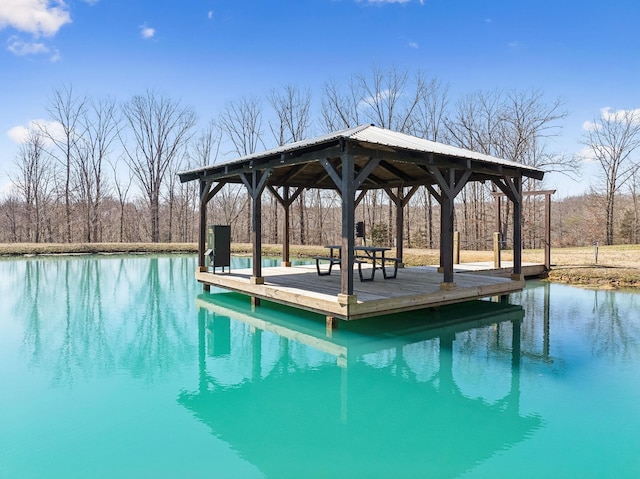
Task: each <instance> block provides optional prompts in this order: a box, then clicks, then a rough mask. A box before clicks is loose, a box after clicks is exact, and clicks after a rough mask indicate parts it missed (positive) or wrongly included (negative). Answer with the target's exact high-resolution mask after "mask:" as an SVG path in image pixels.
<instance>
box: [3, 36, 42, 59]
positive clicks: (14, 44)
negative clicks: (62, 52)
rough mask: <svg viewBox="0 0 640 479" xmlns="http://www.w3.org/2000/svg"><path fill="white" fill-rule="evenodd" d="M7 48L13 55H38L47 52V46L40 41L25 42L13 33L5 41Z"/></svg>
mask: <svg viewBox="0 0 640 479" xmlns="http://www.w3.org/2000/svg"><path fill="white" fill-rule="evenodd" d="M7 50H9V51H10V52H11V53H13V54H14V55H18V56H24V55H38V54H45V53H49V47H47V46H46V45H45V44H44V43H42V42H25V41H24V40H22V39H20V38H18V37H17V36H15V35H13V36H11V37H10V38H9V40H8V41H7Z"/></svg>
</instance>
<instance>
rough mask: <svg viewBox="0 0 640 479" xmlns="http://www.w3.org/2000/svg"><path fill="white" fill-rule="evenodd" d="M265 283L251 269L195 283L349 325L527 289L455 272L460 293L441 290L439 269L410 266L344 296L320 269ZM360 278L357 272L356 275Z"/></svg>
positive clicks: (298, 269)
mask: <svg viewBox="0 0 640 479" xmlns="http://www.w3.org/2000/svg"><path fill="white" fill-rule="evenodd" d="M263 275H264V276H263V277H264V282H263V283H262V284H256V283H255V282H253V281H252V280H251V277H252V269H238V270H232V271H231V272H229V273H223V274H213V273H212V272H208V271H206V270H204V271H203V270H199V271H197V272H196V274H195V276H196V279H197V280H198V281H199V282H201V283H203V284H205V285H210V286H215V287H219V288H222V289H226V290H230V291H236V292H239V293H243V294H246V295H248V296H251V297H255V298H261V299H265V300H269V301H273V302H276V303H280V304H285V305H288V306H293V307H295V308H301V309H305V310H307V311H312V312H315V313H319V314H322V315H324V316H326V317H328V318H329V317H331V318H337V319H341V320H345V321H350V320H355V319H362V318H368V317H373V316H380V315H384V314H391V313H398V312H403V311H412V310H416V309H423V308H433V307H437V306H443V305H446V304H452V303H459V302H463V301H471V300H474V299H479V298H485V297H491V296H501V295H506V294H510V293H513V292H516V291H520V290H522V288H523V287H524V281H523V280H512V279H509V278H502V277H500V276H496V275H492V274H490V273H489V274H480V273H479V272H478V271H474V272H456V273H455V274H454V280H455V285H456V287H455V288H451V289H447V288H442V274H441V273H438V270H437V268H435V267H405V268H401V269H400V270H398V275H397V277H396V278H395V279H388V280H385V279H383V277H382V274H381V272H377V273H376V279H375V280H374V281H367V282H360V281H354V291H353V295H349V296H347V297H345V296H343V295H341V294H340V285H341V282H340V280H341V275H340V273H339V270H338V272H337V273H335V274H331V275H327V276H318V274H317V272H316V268H315V265H301V266H293V267H282V266H277V267H269V268H263ZM356 276H357V273H356Z"/></svg>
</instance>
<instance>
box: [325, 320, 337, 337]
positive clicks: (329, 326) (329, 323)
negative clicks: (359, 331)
mask: <svg viewBox="0 0 640 479" xmlns="http://www.w3.org/2000/svg"><path fill="white" fill-rule="evenodd" d="M334 329H338V320H337V319H336V318H334V317H333V316H327V317H326V330H327V337H328V338H330V337H332V336H333V330H334Z"/></svg>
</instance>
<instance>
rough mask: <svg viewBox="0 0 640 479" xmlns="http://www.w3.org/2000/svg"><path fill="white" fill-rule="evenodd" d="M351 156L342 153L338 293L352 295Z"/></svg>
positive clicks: (352, 212)
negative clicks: (340, 251)
mask: <svg viewBox="0 0 640 479" xmlns="http://www.w3.org/2000/svg"><path fill="white" fill-rule="evenodd" d="M354 170H355V168H354V161H353V156H352V155H351V154H350V153H349V152H348V151H347V150H346V149H345V150H344V152H343V153H342V187H341V195H342V266H341V268H340V274H341V277H340V292H341V293H342V294H346V295H348V296H352V295H353V260H354V254H353V247H354V246H355V237H354V236H355V231H354V230H355V197H356V191H355V178H354Z"/></svg>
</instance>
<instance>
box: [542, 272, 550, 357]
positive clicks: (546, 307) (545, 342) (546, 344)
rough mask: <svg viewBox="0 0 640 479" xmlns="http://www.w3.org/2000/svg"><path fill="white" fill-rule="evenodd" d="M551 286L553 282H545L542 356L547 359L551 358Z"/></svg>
mask: <svg viewBox="0 0 640 479" xmlns="http://www.w3.org/2000/svg"><path fill="white" fill-rule="evenodd" d="M550 288H551V284H550V283H544V289H543V291H544V306H543V314H542V316H543V325H544V332H543V334H542V338H543V339H542V356H543V357H544V359H545V360H548V359H549V356H550V355H549V350H550V348H549V344H550V341H549V332H550V327H549V326H550V324H549V298H550V294H549V291H550Z"/></svg>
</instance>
